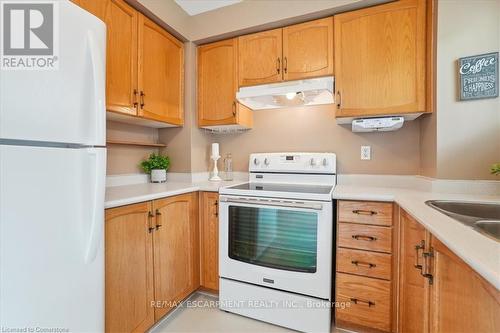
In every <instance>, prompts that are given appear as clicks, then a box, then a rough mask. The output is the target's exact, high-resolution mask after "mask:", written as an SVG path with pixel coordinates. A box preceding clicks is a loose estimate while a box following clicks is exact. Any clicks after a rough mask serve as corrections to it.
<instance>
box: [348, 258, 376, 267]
mask: <svg viewBox="0 0 500 333" xmlns="http://www.w3.org/2000/svg"><path fill="white" fill-rule="evenodd" d="M351 264H353V265H356V266H365V267H368V268H373V267H377V265H375V264H372V263H369V262H363V261H357V260H353V261H351Z"/></svg>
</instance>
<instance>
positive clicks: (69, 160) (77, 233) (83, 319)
mask: <svg viewBox="0 0 500 333" xmlns="http://www.w3.org/2000/svg"><path fill="white" fill-rule="evenodd" d="M105 164H106V150H105V148H95V149H65V148H42V147H27V146H1V145H0V295H1V297H0V327H8V328H15V327H34V328H36V327H42V328H67V329H69V330H70V331H71V332H73V331H75V332H103V331H104V244H103V234H104V191H105V185H104V181H105Z"/></svg>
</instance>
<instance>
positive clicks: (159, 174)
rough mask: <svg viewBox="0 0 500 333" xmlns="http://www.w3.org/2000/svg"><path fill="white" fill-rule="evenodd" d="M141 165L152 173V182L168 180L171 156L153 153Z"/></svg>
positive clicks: (146, 171) (145, 170)
mask: <svg viewBox="0 0 500 333" xmlns="http://www.w3.org/2000/svg"><path fill="white" fill-rule="evenodd" d="M140 167H141V168H142V170H144V172H145V173H147V174H150V175H151V182H152V183H164V182H166V181H167V170H168V168H169V167H170V158H169V157H168V156H166V155H161V154H155V153H152V154H151V155H149V158H148V159H147V160H144V161H142V162H141V164H140Z"/></svg>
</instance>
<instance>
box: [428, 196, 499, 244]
mask: <svg viewBox="0 0 500 333" xmlns="http://www.w3.org/2000/svg"><path fill="white" fill-rule="evenodd" d="M425 203H426V204H427V205H429V206H430V207H432V208H434V209H436V210H438V211H440V212H441V213H443V214H446V215H448V216H449V217H451V218H453V219H455V220H456V221H458V222H460V223H463V224H465V225H467V226H470V227H472V228H473V229H474V230H476V231H478V232H480V233H482V234H483V235H486V236H488V237H491V238H493V239H495V240H497V241H500V204H497V203H483V202H466V201H447V200H428V201H426V202H425Z"/></svg>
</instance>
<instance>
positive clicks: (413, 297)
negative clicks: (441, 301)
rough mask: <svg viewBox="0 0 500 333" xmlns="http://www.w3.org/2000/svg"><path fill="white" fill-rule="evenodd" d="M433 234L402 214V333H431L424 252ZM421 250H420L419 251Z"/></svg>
mask: <svg viewBox="0 0 500 333" xmlns="http://www.w3.org/2000/svg"><path fill="white" fill-rule="evenodd" d="M428 243H429V233H428V232H427V231H426V230H425V229H424V227H423V226H422V225H421V224H420V223H418V222H417V221H415V220H414V219H413V218H412V217H411V216H410V215H408V214H407V213H406V212H404V211H401V224H400V244H401V248H400V261H399V274H400V277H399V278H400V281H399V330H398V331H399V332H405V333H406V332H407V333H424V332H428V319H427V311H428V305H429V297H428V295H429V283H428V281H427V279H426V278H424V277H423V276H422V274H421V273H422V268H423V267H421V268H420V266H418V265H421V266H423V261H422V258H421V257H422V252H423V251H424V250H426V249H425V248H426V247H427V246H426V244H428ZM417 246H418V249H417Z"/></svg>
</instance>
